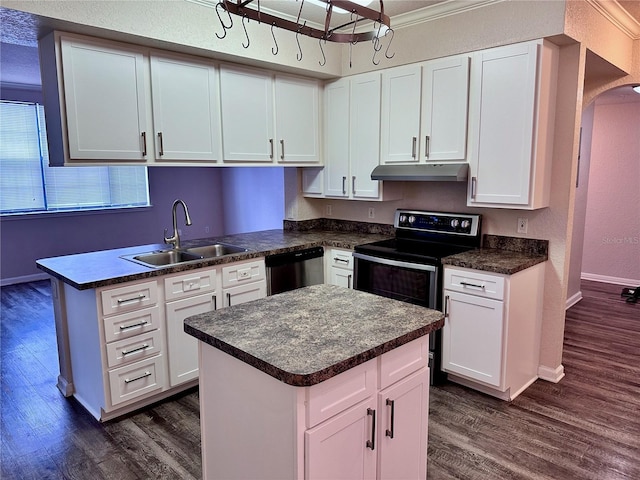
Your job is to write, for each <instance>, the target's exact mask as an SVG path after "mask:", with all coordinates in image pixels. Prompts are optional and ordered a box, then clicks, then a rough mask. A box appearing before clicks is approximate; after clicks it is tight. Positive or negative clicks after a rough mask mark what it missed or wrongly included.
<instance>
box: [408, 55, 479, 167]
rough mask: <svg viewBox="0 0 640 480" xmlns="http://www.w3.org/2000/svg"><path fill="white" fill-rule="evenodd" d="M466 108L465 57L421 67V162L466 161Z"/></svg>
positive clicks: (466, 64) (467, 60)
mask: <svg viewBox="0 0 640 480" xmlns="http://www.w3.org/2000/svg"><path fill="white" fill-rule="evenodd" d="M468 104H469V56H468V55H458V56H454V57H445V58H442V59H438V60H432V61H429V62H426V63H425V64H423V67H422V121H421V130H420V132H421V135H420V142H421V143H420V148H419V150H420V158H421V161H424V162H440V161H448V160H457V161H466V159H467V157H466V154H467V111H468Z"/></svg>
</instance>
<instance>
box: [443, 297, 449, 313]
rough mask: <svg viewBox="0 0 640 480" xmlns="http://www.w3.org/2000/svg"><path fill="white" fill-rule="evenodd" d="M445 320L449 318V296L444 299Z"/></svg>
mask: <svg viewBox="0 0 640 480" xmlns="http://www.w3.org/2000/svg"><path fill="white" fill-rule="evenodd" d="M444 318H449V295H445V297H444Z"/></svg>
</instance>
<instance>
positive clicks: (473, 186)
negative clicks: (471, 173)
mask: <svg viewBox="0 0 640 480" xmlns="http://www.w3.org/2000/svg"><path fill="white" fill-rule="evenodd" d="M477 182H478V180H477V178H476V177H471V198H473V199H475V198H476V183H477Z"/></svg>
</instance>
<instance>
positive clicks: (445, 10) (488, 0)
mask: <svg viewBox="0 0 640 480" xmlns="http://www.w3.org/2000/svg"><path fill="white" fill-rule="evenodd" d="M504 1H505V0H474V1H467V2H460V1H459V0H444V1H443V2H440V3H436V4H435V5H430V6H428V7H424V8H420V9H418V10H414V11H412V12H407V13H402V14H400V15H395V16H393V17H392V18H391V21H392V27H393V28H394V29H395V28H403V27H410V26H412V25H418V24H420V23H424V22H429V21H431V20H437V19H439V18H444V17H449V16H452V15H458V14H460V13H464V12H469V11H471V10H475V9H477V8H483V7H486V6H488V5H492V4H494V3H501V2H504Z"/></svg>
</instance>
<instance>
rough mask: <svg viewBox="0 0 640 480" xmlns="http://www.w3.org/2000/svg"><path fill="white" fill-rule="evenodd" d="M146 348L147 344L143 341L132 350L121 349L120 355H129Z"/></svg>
mask: <svg viewBox="0 0 640 480" xmlns="http://www.w3.org/2000/svg"><path fill="white" fill-rule="evenodd" d="M147 348H149V345H147V344H146V343H143V344H142V345H140V346H139V347H138V348H134V349H133V350H122V352H120V353H122V356H123V357H124V356H125V355H131V354H132V353H136V352H141V351H142V350H146V349H147Z"/></svg>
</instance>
